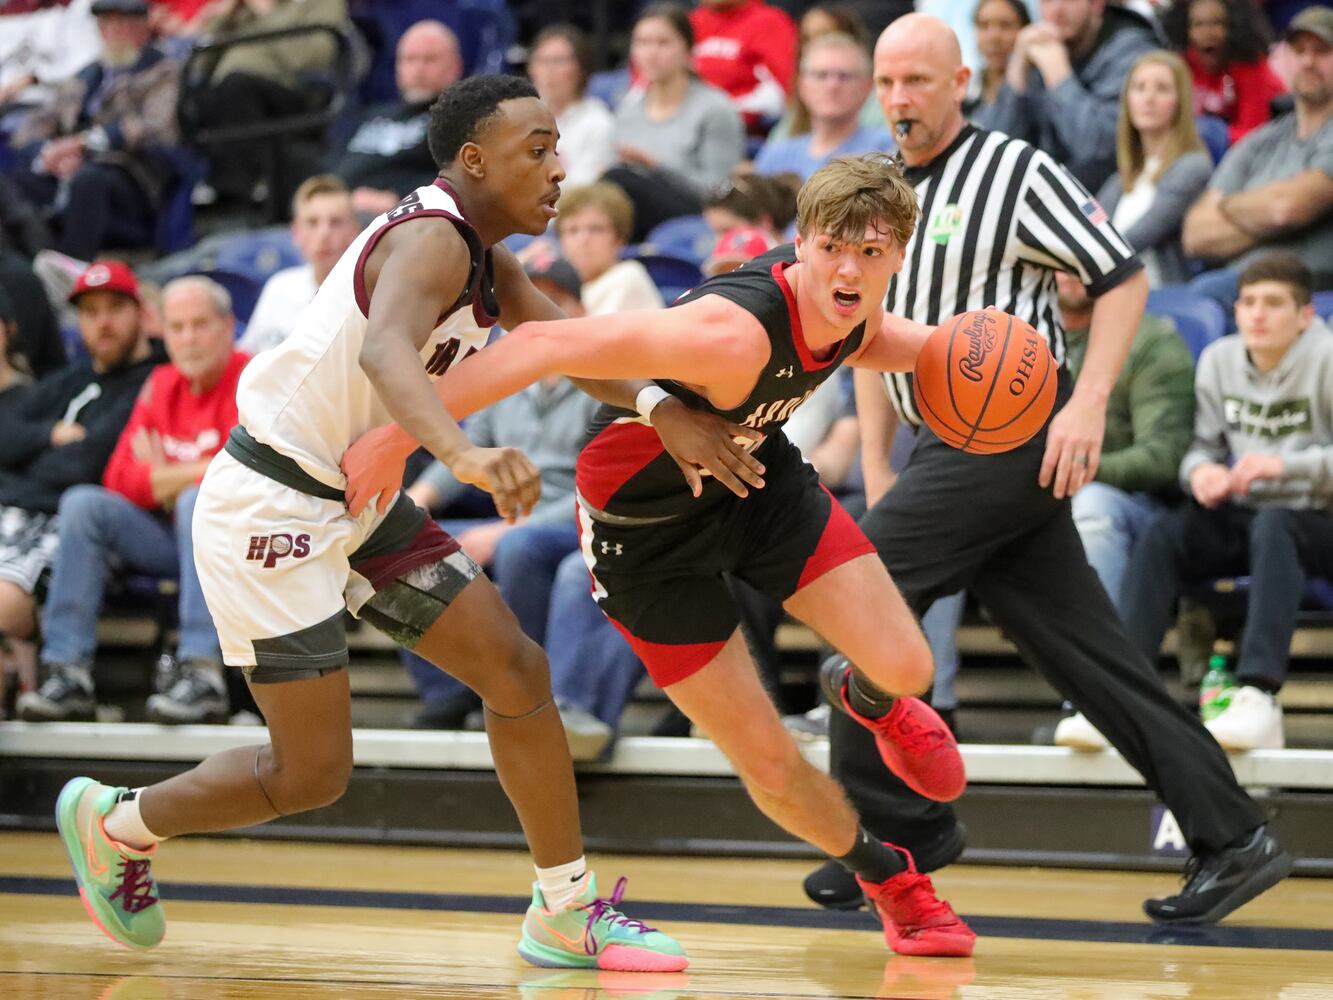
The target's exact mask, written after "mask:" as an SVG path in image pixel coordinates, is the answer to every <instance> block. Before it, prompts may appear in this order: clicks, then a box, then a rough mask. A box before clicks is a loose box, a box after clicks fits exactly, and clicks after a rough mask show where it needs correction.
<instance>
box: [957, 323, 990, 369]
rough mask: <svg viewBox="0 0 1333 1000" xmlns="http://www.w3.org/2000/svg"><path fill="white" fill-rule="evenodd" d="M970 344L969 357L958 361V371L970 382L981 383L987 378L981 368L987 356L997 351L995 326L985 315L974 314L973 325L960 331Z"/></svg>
mask: <svg viewBox="0 0 1333 1000" xmlns="http://www.w3.org/2000/svg"><path fill="white" fill-rule="evenodd" d="M959 332H960V333H961V334H962V335H963V336H964V337H966V338H967V339H968V341H969V342H970V343H969V344H968V347H967V356H966V357H963V358H960V359H959V360H958V370H959V371H960V372H962V373H963V378H965V379H967V380H968V381H969V382H980V381H981V380H982V378H984V377H985V376H984V375H983V373H982V371H981V366H982V365H984V364H985V363H986V355H988V354H990V352H991V351H993V350H994V349H995V324H994V323H993V322H991V320H990V319H989V317H987V316H986V314H985V313H980V312H976V313H973V314H972V324H971V325H970V326H969V327H967V328H966V329H964V330H960V331H959Z"/></svg>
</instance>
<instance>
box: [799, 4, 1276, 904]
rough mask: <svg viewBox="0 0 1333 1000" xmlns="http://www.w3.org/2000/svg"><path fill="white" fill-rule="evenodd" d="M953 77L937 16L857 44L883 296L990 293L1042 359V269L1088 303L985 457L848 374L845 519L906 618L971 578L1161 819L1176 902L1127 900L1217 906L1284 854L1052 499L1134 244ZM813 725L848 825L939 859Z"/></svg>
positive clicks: (1135, 308)
mask: <svg viewBox="0 0 1333 1000" xmlns="http://www.w3.org/2000/svg"><path fill="white" fill-rule="evenodd" d="M967 81H968V70H967V69H966V68H965V67H964V66H963V65H962V60H961V57H960V53H959V48H958V42H957V39H956V38H955V37H954V34H953V32H952V31H951V30H950V29H949V28H948V26H947V25H945V24H944V22H942V21H940V20H938V19H936V18H933V17H929V16H927V15H922V14H909V15H906V16H904V17H902V18H899V19H898V20H897V21H895V22H893V24H892V25H890V26H889V28H887V29H886V30H885V32H884V34H883V35H881V36H880V39H879V42H878V44H877V45H876V47H875V85H876V90H877V92H878V95H879V100H880V103H881V105H882V106H883V108H884V114H885V117H886V119H887V120H888V121H889V123H890V124H891V125H892V126H893V127H894V131H895V134H896V135H897V136H898V143H899V148H900V150H901V155H902V160H903V164H904V169H905V173H906V176H907V179H908V180H909V181H910V182H911V183H912V185H913V186H914V187H915V188H916V192H917V197H918V201H919V203H920V206H921V222H920V223H919V224H918V226H917V229H916V232H915V233H914V234H913V236H912V239H911V242H910V243H909V244H908V246H907V251H906V257H905V260H904V263H903V267H902V270H901V271H900V272H899V273H898V275H897V276H896V277H895V278H894V279H893V281H892V283H891V284H890V285H889V291H888V300H887V308H888V309H889V310H890V311H891V312H893V313H895V314H897V315H900V316H905V317H908V318H911V319H915V320H918V321H921V322H924V323H928V324H938V323H940V322H941V321H942V320H944V319H946V318H948V317H950V316H952V315H955V314H957V313H960V312H965V311H967V310H970V309H981V308H983V307H985V306H988V305H995V306H998V307H999V308H1000V309H1003V310H1005V311H1006V312H1010V313H1013V314H1014V315H1016V316H1020V317H1022V318H1023V319H1025V320H1027V321H1028V322H1029V323H1031V324H1032V326H1033V327H1035V328H1036V329H1037V331H1038V332H1040V333H1041V334H1042V335H1043V336H1044V337H1045V338H1046V340H1047V342H1048V343H1049V344H1050V347H1051V350H1052V352H1053V353H1054V355H1055V357H1056V360H1057V361H1063V356H1064V334H1063V330H1062V329H1061V326H1060V320H1059V311H1058V308H1057V304H1056V288H1055V275H1056V272H1057V271H1067V272H1070V273H1073V274H1076V275H1078V277H1079V279H1080V280H1081V281H1082V282H1083V283H1084V284H1085V285H1087V286H1088V289H1089V291H1090V292H1091V294H1092V295H1093V296H1094V297H1095V299H1096V303H1095V306H1094V309H1093V314H1092V329H1091V335H1090V340H1089V345H1088V351H1087V360H1086V362H1085V365H1084V367H1083V370H1082V373H1081V374H1080V376H1079V379H1078V384H1077V387H1075V388H1073V389H1072V391H1071V386H1070V381H1071V380H1070V378H1069V376H1068V374H1067V372H1066V371H1065V369H1064V368H1063V366H1062V367H1061V369H1060V380H1059V388H1058V394H1057V399H1056V415H1055V416H1054V418H1052V420H1051V421H1050V423H1049V424H1048V425H1047V427H1046V429H1045V431H1044V433H1042V434H1039V435H1038V436H1037V437H1036V438H1034V439H1033V440H1032V441H1031V442H1029V443H1028V444H1026V445H1024V446H1022V447H1020V448H1017V449H1015V450H1013V451H1010V452H1006V453H1003V454H999V455H987V456H977V455H968V454H965V453H964V452H962V451H959V450H956V449H954V448H952V447H950V446H948V445H946V444H944V443H943V442H942V441H940V440H939V438H937V437H936V436H935V435H934V434H932V433H931V431H930V430H929V429H928V428H926V427H924V426H922V425H921V423H920V420H919V419H918V416H917V413H916V411H915V409H914V407H913V405H912V391H911V384H910V376H907V375H892V376H887V377H884V376H880V375H878V374H876V373H873V372H862V371H859V370H858V371H856V373H855V379H856V390H857V391H856V399H857V409H858V414H859V417H860V421H861V428H862V435H863V438H862V449H863V458H864V466H865V470H864V471H865V480H866V489H867V494H868V496H869V498H871V499H874V498H875V497H876V496H878V497H879V499H878V501H877V502H875V504H874V506H873V507H872V508H871V509H870V511H869V512H868V513H867V514H866V515H865V517H864V518H863V519H862V521H861V526H862V528H863V529H864V530H865V532H866V534H867V535H868V536H869V537H870V539H871V541H873V542H874V543H875V546H876V548H878V550H879V552H880V555H881V557H882V558H883V559H884V562H885V563H886V565H887V566H888V568H889V572H890V573H891V574H892V576H893V578H894V580H895V582H896V583H897V584H898V586H899V588H901V590H902V592H903V595H904V597H905V598H906V599H907V602H908V604H909V605H910V606H911V607H912V608H913V610H914V611H915V612H916V613H917V614H918V615H920V614H921V613H922V612H923V611H924V610H925V609H927V608H928V607H929V606H930V605H931V603H932V602H934V601H935V600H936V599H937V598H940V597H944V596H946V595H949V594H953V593H955V592H957V591H959V590H971V591H972V592H973V593H974V594H975V595H976V596H977V597H978V598H979V599H980V601H981V602H982V604H983V605H985V607H986V609H987V610H988V612H989V613H990V615H991V618H992V619H993V620H994V621H995V623H996V624H997V625H998V626H999V627H1000V628H1001V629H1002V630H1003V631H1004V633H1005V634H1006V635H1007V636H1008V637H1009V638H1010V639H1011V640H1012V641H1013V642H1014V644H1015V645H1016V646H1017V647H1018V650H1019V653H1020V655H1021V656H1022V657H1023V659H1024V660H1025V661H1026V662H1027V663H1029V664H1031V665H1032V666H1034V667H1036V668H1037V670H1039V671H1040V672H1041V674H1042V675H1043V676H1044V677H1045V678H1046V679H1047V680H1048V681H1049V682H1050V683H1051V684H1052V685H1053V686H1054V687H1055V688H1056V690H1057V691H1059V692H1060V694H1062V695H1063V696H1064V697H1065V698H1067V699H1069V700H1070V701H1071V702H1073V703H1074V705H1075V706H1076V707H1077V708H1078V709H1079V711H1081V712H1083V713H1084V715H1086V716H1087V718H1088V719H1089V721H1091V722H1092V724H1093V725H1095V726H1096V727H1097V728H1098V729H1099V730H1100V731H1101V732H1102V733H1104V734H1105V735H1106V737H1107V739H1108V740H1110V742H1111V743H1112V744H1113V745H1114V746H1115V747H1116V749H1117V750H1119V751H1120V753H1121V754H1122V755H1123V756H1124V758H1125V759H1126V760H1127V761H1128V762H1129V763H1130V764H1132V765H1133V766H1134V767H1135V768H1136V769H1137V770H1138V771H1139V773H1140V774H1142V775H1143V776H1144V779H1145V780H1146V781H1147V783H1148V785H1149V786H1150V787H1151V788H1152V789H1153V791H1155V792H1156V793H1157V795H1158V796H1159V797H1160V798H1161V800H1162V801H1163V802H1164V803H1166V805H1167V806H1168V807H1169V808H1170V809H1171V810H1172V812H1173V813H1174V814H1175V817H1176V819H1177V820H1178V822H1179V823H1180V827H1181V830H1182V831H1183V833H1184V835H1185V837H1186V839H1187V840H1188V842H1189V845H1190V848H1191V851H1192V852H1193V854H1194V855H1195V856H1196V858H1198V859H1199V861H1200V865H1199V866H1198V867H1197V868H1194V869H1192V872H1193V874H1192V875H1191V877H1190V878H1189V879H1188V880H1187V882H1186V883H1185V885H1184V886H1183V887H1182V889H1181V891H1180V893H1179V895H1176V896H1172V897H1170V898H1168V899H1164V900H1149V901H1148V902H1147V903H1145V909H1146V910H1147V912H1148V914H1149V915H1150V916H1152V917H1153V918H1155V919H1158V920H1192V921H1213V920H1218V919H1220V918H1221V917H1223V916H1225V915H1226V914H1227V913H1229V912H1231V911H1232V910H1234V909H1235V908H1236V907H1238V906H1240V905H1241V904H1243V903H1244V902H1246V901H1247V900H1249V899H1251V898H1253V897H1254V896H1255V895H1257V894H1258V893H1260V892H1262V891H1264V890H1265V889H1267V888H1268V887H1269V886H1271V885H1273V884H1275V883H1276V882H1278V881H1279V880H1280V879H1281V878H1282V877H1283V876H1285V875H1286V874H1287V872H1289V871H1290V869H1291V859H1290V858H1289V857H1288V856H1286V855H1285V854H1283V853H1282V852H1281V850H1280V848H1279V847H1278V846H1277V843H1276V841H1275V840H1274V839H1273V838H1272V836H1271V835H1270V834H1268V833H1267V831H1266V829H1265V827H1264V826H1263V817H1262V815H1261V814H1260V812H1259V810H1258V808H1257V807H1256V806H1255V804H1254V802H1252V801H1251V800H1250V798H1249V797H1248V796H1247V795H1246V794H1245V792H1244V791H1242V790H1241V788H1240V787H1239V786H1238V785H1237V783H1236V780H1235V777H1234V775H1233V774H1232V771H1231V767H1230V766H1229V765H1228V763H1227V760H1226V757H1225V756H1224V755H1223V753H1222V751H1221V749H1220V748H1219V747H1218V745H1217V744H1216V743H1215V742H1214V741H1213V738H1212V737H1211V736H1210V735H1208V733H1207V731H1206V730H1204V728H1203V726H1202V725H1201V724H1200V723H1199V721H1198V719H1197V718H1195V717H1194V716H1193V715H1192V714H1191V713H1189V712H1186V711H1185V710H1184V709H1182V708H1181V707H1180V706H1179V705H1178V704H1176V702H1175V701H1174V700H1173V699H1172V698H1171V697H1170V696H1169V695H1168V694H1167V692H1166V689H1165V688H1164V687H1163V685H1162V683H1161V681H1160V679H1159V678H1158V677H1157V675H1156V672H1155V670H1154V668H1153V665H1152V664H1150V663H1149V662H1148V661H1147V660H1146V659H1144V658H1143V656H1142V654H1140V653H1138V652H1136V651H1135V649H1134V647H1133V646H1132V645H1131V644H1130V641H1129V638H1128V636H1127V635H1126V633H1125V631H1124V628H1123V626H1122V625H1121V623H1120V620H1119V618H1118V617H1117V614H1116V611H1115V609H1114V607H1113V606H1112V604H1111V602H1110V600H1109V599H1108V597H1107V596H1106V592H1105V591H1104V590H1103V589H1102V586H1101V583H1100V582H1099V581H1098V579H1097V576H1096V574H1095V573H1094V572H1093V570H1092V568H1091V567H1090V566H1089V565H1088V561H1087V557H1086V556H1085V554H1084V551H1083V545H1082V542H1081V541H1080V540H1079V536H1078V532H1077V530H1076V528H1075V526H1074V521H1073V517H1072V515H1071V513H1070V503H1069V498H1070V497H1071V496H1072V495H1073V494H1074V493H1075V492H1077V491H1078V489H1079V488H1080V487H1082V486H1083V485H1084V484H1086V483H1088V482H1091V481H1092V478H1093V476H1094V474H1095V473H1096V470H1097V463H1098V459H1099V456H1100V450H1101V443H1102V432H1103V427H1104V423H1105V408H1106V401H1107V396H1108V394H1109V392H1110V390H1111V387H1112V385H1113V384H1114V383H1115V381H1116V377H1117V376H1118V374H1119V371H1120V366H1121V365H1122V364H1123V363H1124V360H1125V356H1126V354H1127V353H1128V351H1129V346H1130V342H1131V341H1132V339H1133V336H1134V331H1135V330H1136V329H1137V327H1138V323H1139V320H1140V318H1141V317H1142V315H1143V306H1144V302H1145V299H1146V296H1147V290H1148V283H1147V280H1146V279H1145V277H1144V275H1143V272H1142V267H1141V265H1140V263H1139V261H1138V259H1137V258H1136V257H1135V256H1134V251H1133V249H1132V248H1131V247H1130V246H1129V245H1128V244H1127V243H1125V241H1124V239H1123V238H1121V236H1120V235H1119V234H1118V233H1117V232H1116V231H1115V230H1114V229H1113V228H1112V227H1111V225H1110V222H1109V220H1108V219H1107V217H1106V213H1105V212H1103V211H1102V209H1101V206H1100V205H1098V204H1097V202H1096V201H1095V200H1093V198H1092V197H1091V196H1090V195H1089V194H1088V192H1087V191H1086V190H1084V188H1083V187H1082V186H1081V185H1080V184H1079V182H1078V181H1076V180H1075V179H1074V178H1073V176H1072V175H1070V174H1069V173H1068V172H1066V171H1065V169H1064V168H1063V167H1061V166H1060V165H1059V164H1058V163H1056V162H1055V161H1054V160H1052V159H1051V158H1050V157H1049V156H1048V155H1047V154H1045V153H1043V152H1041V151H1040V150H1037V149H1035V148H1033V147H1032V146H1030V145H1028V144H1027V143H1025V142H1022V141H1020V140H1017V139H1010V138H1008V137H1007V136H1005V135H1003V134H1000V133H998V132H985V131H979V130H977V129H975V128H973V127H971V126H969V125H968V124H967V123H966V122H965V121H964V119H963V116H962V110H961V105H962V101H963V97H964V95H965V94H966V92H967ZM886 385H887V389H888V393H887V395H886V392H885V388H886ZM891 404H892V405H891ZM895 408H896V410H897V412H898V413H899V414H901V416H902V418H903V419H905V420H906V421H907V422H908V423H910V424H912V425H914V426H917V427H918V430H917V434H916V442H915V446H914V448H913V450H912V454H911V457H910V459H909V460H908V462H907V465H906V467H905V468H904V469H903V471H902V473H901V475H899V476H898V477H897V481H896V482H894V481H893V474H892V472H890V471H889V468H888V464H887V455H888V447H889V443H890V441H891V438H892V432H893V428H894V425H895V419H894V410H895ZM890 486H891V487H892V488H891V489H890V488H889V487H890ZM845 679H849V680H850V682H851V689H852V690H853V691H855V692H856V695H857V696H858V697H854V698H853V704H854V705H855V704H860V705H864V704H866V703H871V704H873V703H874V702H875V699H876V696H877V695H879V694H880V693H879V692H875V691H874V689H873V687H872V686H870V685H869V684H868V683H867V682H866V681H865V679H864V678H863V677H862V676H861V675H860V673H859V672H858V671H856V670H855V668H850V669H849V668H848V667H846V666H844V664H843V662H842V661H832V662H830V663H829V664H826V666H825V675H824V680H825V682H826V683H825V687H826V689H837V688H840V687H841V685H842V683H843V681H844V680H845ZM840 700H841V699H837V698H835V699H833V701H834V704H835V705H837V704H838V702H839V701H840ZM830 738H831V740H832V749H831V763H832V768H833V772H834V774H835V776H836V777H838V778H839V779H840V780H841V781H842V783H843V784H844V785H845V786H846V787H847V789H848V793H849V795H850V796H851V798H852V800H853V802H854V804H855V806H856V807H857V810H858V812H859V813H860V814H861V816H862V817H863V819H864V822H865V825H866V827H867V828H868V829H869V830H871V831H872V832H874V833H875V834H877V835H878V836H880V837H881V838H883V839H885V840H888V841H892V842H893V843H895V844H898V845H901V846H903V847H906V848H908V849H909V850H911V851H913V853H915V854H917V856H918V860H919V864H920V865H921V867H922V868H923V869H927V870H928V869H929V868H932V867H937V866H939V865H942V864H947V863H948V862H949V861H951V860H953V858H955V857H956V856H957V854H958V852H959V851H960V850H961V835H960V833H959V831H958V829H957V824H956V820H955V817H954V814H953V811H952V809H950V808H949V807H948V806H946V805H943V804H941V803H938V802H931V801H927V800H926V799H923V798H921V797H920V796H917V795H916V794H915V793H913V792H911V791H910V790H908V789H907V788H906V786H904V785H903V784H902V783H901V782H899V781H898V780H897V779H896V778H894V777H893V776H892V775H891V774H889V773H888V772H887V771H886V769H885V768H884V766H883V764H882V763H881V762H880V759H879V755H878V753H877V752H876V750H875V745H874V740H873V738H872V736H871V734H870V733H869V732H868V731H867V730H866V729H864V728H862V726H860V725H858V724H857V723H856V722H855V721H853V719H852V718H850V717H849V716H847V715H845V714H843V713H841V712H835V713H834V715H833V719H832V728H831V736H830ZM829 876H830V873H828V872H825V871H823V870H821V871H820V872H818V873H816V875H815V876H812V877H811V879H810V880H808V881H807V890H808V891H810V892H811V895H812V896H813V897H816V902H825V901H828V902H832V901H833V898H832V897H836V896H837V895H840V893H838V892H836V891H834V892H830V891H828V890H829V889H830V884H829V883H830V878H829ZM835 888H836V887H835ZM820 895H823V896H824V897H825V898H824V899H820V898H818V897H819V896H820ZM843 898H844V899H845V898H846V897H845V896H844V897H843Z"/></svg>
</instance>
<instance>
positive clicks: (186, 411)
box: [102, 351, 250, 510]
mask: <svg viewBox="0 0 1333 1000" xmlns="http://www.w3.org/2000/svg"><path fill="white" fill-rule="evenodd" d="M249 360H250V355H248V354H245V353H244V352H242V351H233V352H232V355H231V358H230V359H229V360H228V361H227V367H226V368H225V369H224V370H223V372H222V377H221V378H220V379H218V381H217V384H216V385H214V386H213V388H211V389H209V390H208V391H207V392H205V393H203V394H202V395H198V396H196V395H195V394H194V393H192V392H190V383H189V381H188V380H187V379H186V378H185V376H184V375H182V374H181V373H180V369H178V368H177V367H176V366H175V365H173V364H165V365H159V366H158V367H157V368H155V369H154V370H153V374H152V375H150V376H148V381H147V382H145V383H144V387H143V390H142V391H141V392H140V393H139V399H138V401H137V402H136V403H135V404H134V410H133V411H132V412H131V413H130V419H129V423H127V424H126V425H125V430H123V431H122V432H121V435H120V439H119V440H118V441H117V442H116V450H115V451H114V452H112V454H111V461H109V462H108V463H107V466H106V472H105V473H103V475H102V485H103V486H105V487H106V488H107V489H109V490H114V491H115V492H117V493H119V494H121V495H122V496H124V497H128V498H129V499H130V500H131V501H132V502H133V503H135V504H136V505H137V506H139V507H142V508H143V509H144V510H157V509H158V508H159V507H160V506H161V505H160V504H159V503H158V502H157V500H156V499H155V498H154V497H153V489H152V486H151V484H150V479H149V477H150V474H151V471H152V466H151V465H150V464H149V463H148V462H144V461H141V460H140V459H139V458H137V457H136V456H135V454H134V437H135V435H136V434H137V433H138V432H139V431H141V430H149V431H156V432H157V434H158V435H159V436H160V437H161V439H162V449H163V451H165V452H166V454H167V460H168V461H170V462H194V461H198V460H199V459H201V458H211V457H212V456H214V455H216V454H217V453H218V452H219V451H220V450H221V449H222V446H223V445H224V444H225V443H226V441H227V435H228V434H229V433H231V429H232V428H233V427H235V426H236V420H237V416H236V383H237V381H238V380H239V379H240V377H241V370H242V369H244V368H245V365H246V362H248V361H249Z"/></svg>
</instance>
